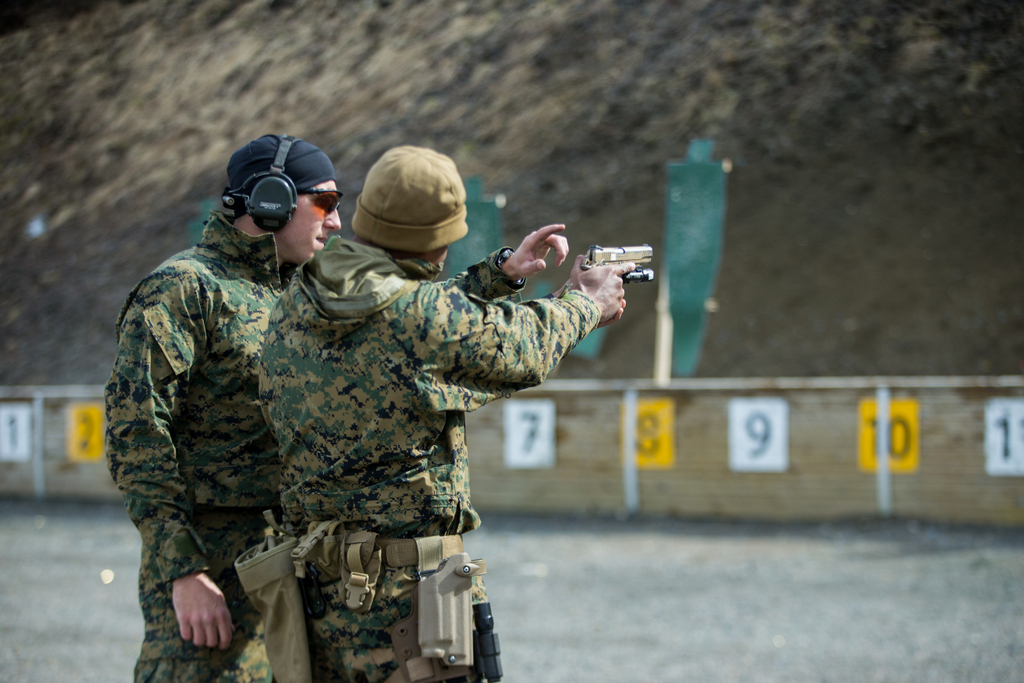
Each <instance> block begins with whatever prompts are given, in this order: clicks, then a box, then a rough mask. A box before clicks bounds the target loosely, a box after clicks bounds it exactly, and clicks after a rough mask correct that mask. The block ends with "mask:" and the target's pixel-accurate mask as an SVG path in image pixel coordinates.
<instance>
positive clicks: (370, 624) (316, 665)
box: [306, 567, 487, 683]
mask: <svg viewBox="0 0 1024 683" xmlns="http://www.w3.org/2000/svg"><path fill="white" fill-rule="evenodd" d="M415 585H416V578H415V576H414V568H413V567H401V568H397V569H396V568H385V569H384V570H383V571H382V572H381V577H380V579H379V583H378V588H377V593H376V597H375V598H374V600H373V606H372V607H371V608H370V611H369V612H367V613H366V614H356V613H355V612H352V611H351V610H349V609H348V608H347V607H345V588H344V583H343V582H342V581H335V582H333V583H330V584H328V585H326V586H323V588H322V592H323V596H324V602H326V604H327V613H326V614H325V615H324V617H323V618H321V619H311V618H309V617H307V618H306V626H307V632H308V633H309V649H310V658H311V660H312V664H313V681H314V683H395V682H396V681H397V682H400V681H402V680H404V679H403V678H402V677H401V674H400V673H396V672H398V669H399V666H398V660H397V659H395V655H394V650H393V649H392V643H391V627H392V626H393V625H394V624H395V622H397V621H400V620H402V619H404V618H405V617H407V616H409V614H410V613H411V612H412V591H413V588H414V587H415ZM486 601H487V594H486V591H485V589H484V584H483V581H482V580H481V579H480V577H478V576H475V577H473V602H474V603H477V602H486ZM392 676H394V678H392ZM477 680H482V679H477V678H470V679H468V681H467V683H469V682H471V681H477ZM453 683H455V682H453Z"/></svg>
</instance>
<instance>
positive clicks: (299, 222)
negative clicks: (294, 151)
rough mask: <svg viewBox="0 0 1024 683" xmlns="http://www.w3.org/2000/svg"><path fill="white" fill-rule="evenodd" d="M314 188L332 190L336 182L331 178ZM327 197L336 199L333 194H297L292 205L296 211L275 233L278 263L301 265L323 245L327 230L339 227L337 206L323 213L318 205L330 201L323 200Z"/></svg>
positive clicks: (329, 231) (327, 234)
mask: <svg viewBox="0 0 1024 683" xmlns="http://www.w3.org/2000/svg"><path fill="white" fill-rule="evenodd" d="M313 189H314V190H335V189H337V185H335V184H334V181H333V180H328V181H326V182H323V183H320V184H319V185H315V186H314V187H313ZM328 198H336V196H335V195H331V194H327V195H316V194H300V195H299V200H298V202H297V203H296V206H295V213H293V214H292V219H291V220H290V221H288V224H287V225H285V226H284V227H283V228H281V229H280V230H278V231H277V232H275V233H274V239H275V240H276V242H277V260H278V262H279V263H278V264H279V265H280V264H281V263H294V264H295V265H302V264H303V263H305V262H306V261H308V260H309V259H311V258H313V254H314V253H316V252H317V251H319V250H321V249H323V248H324V244H326V243H327V238H328V237H329V233H331V232H333V231H334V230H340V229H341V219H340V218H339V217H338V209H337V208H335V209H333V210H332V211H331V212H330V213H326V212H325V211H324V209H323V208H321V207H320V206H318V204H320V205H324V204H329V203H331V202H329V201H325V200H327V199H328Z"/></svg>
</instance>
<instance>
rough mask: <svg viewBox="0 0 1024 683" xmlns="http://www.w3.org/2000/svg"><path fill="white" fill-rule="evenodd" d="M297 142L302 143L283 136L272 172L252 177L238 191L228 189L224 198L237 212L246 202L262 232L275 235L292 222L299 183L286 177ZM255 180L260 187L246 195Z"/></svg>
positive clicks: (271, 165) (278, 145)
mask: <svg viewBox="0 0 1024 683" xmlns="http://www.w3.org/2000/svg"><path fill="white" fill-rule="evenodd" d="M296 142H298V140H297V139H296V138H293V137H292V136H291V135H282V136H281V140H280V142H278V144H277V153H276V154H275V155H274V161H273V163H272V164H270V170H269V171H263V172H261V173H255V174H253V175H251V176H249V179H248V180H246V181H245V182H244V183H242V187H240V188H239V189H238V190H231V189H230V188H228V189H226V190H225V191H224V196H223V197H221V201H222V202H224V206H225V207H227V208H229V209H234V208H235V203H236V202H238V201H242V202H245V210H246V213H248V214H249V215H250V216H252V221H253V223H255V224H256V227H258V228H259V229H260V230H269V231H271V232H273V231H274V230H280V229H281V228H283V227H284V226H285V225H286V224H287V223H288V221H290V220H291V219H292V213H294V211H295V206H296V204H297V203H298V199H299V193H298V190H296V189H295V183H294V182H292V179H291V178H289V177H288V176H287V175H285V173H284V161H285V159H287V158H288V151H289V150H290V149H291V148H292V145H293V144H294V143H296ZM253 180H256V185H255V186H253V188H252V191H251V192H249V195H248V196H246V195H244V194H242V191H243V190H244V188H245V186H246V185H248V184H249V183H251V182H252V181H253Z"/></svg>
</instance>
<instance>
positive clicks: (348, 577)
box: [292, 522, 382, 614]
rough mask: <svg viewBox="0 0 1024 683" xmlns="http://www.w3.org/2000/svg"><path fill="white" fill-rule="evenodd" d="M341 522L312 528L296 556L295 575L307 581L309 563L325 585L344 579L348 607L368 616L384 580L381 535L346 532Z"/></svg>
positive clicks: (293, 555) (317, 524)
mask: <svg viewBox="0 0 1024 683" xmlns="http://www.w3.org/2000/svg"><path fill="white" fill-rule="evenodd" d="M341 524H342V523H341V522H318V523H314V524H312V525H310V530H309V533H308V534H306V535H305V536H303V537H302V540H301V541H300V542H299V545H298V547H296V549H295V550H294V552H292V561H293V563H294V567H295V573H296V575H297V576H299V577H305V574H306V563H307V562H308V563H311V564H313V565H314V566H315V567H316V568H317V571H318V572H319V573H320V574H321V575H322V576H323V577H324V581H325V582H329V581H334V580H336V579H340V580H341V581H342V582H343V586H344V589H345V606H346V607H348V608H349V609H350V610H352V611H353V612H357V613H359V614H365V613H366V612H368V611H369V610H370V606H371V605H372V604H373V598H374V595H375V593H376V589H377V579H379V578H380V570H381V565H382V562H381V549H380V548H378V547H377V534H375V533H372V532H369V531H352V532H346V531H345V530H344V529H342V528H341Z"/></svg>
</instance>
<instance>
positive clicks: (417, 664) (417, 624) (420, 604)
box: [391, 553, 487, 683]
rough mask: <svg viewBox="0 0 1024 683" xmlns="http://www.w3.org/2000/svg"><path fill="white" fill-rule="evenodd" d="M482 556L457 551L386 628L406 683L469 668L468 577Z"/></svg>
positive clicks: (428, 681)
mask: <svg viewBox="0 0 1024 683" xmlns="http://www.w3.org/2000/svg"><path fill="white" fill-rule="evenodd" d="M486 572H487V564H486V563H485V562H484V561H483V560H470V559H469V555H467V554H466V553H456V554H454V555H452V556H450V557H448V558H447V559H445V560H443V561H442V562H441V563H440V565H439V566H438V567H437V568H436V569H435V570H433V571H431V573H430V574H429V575H428V576H426V577H424V578H423V579H422V580H420V582H419V583H418V584H417V585H416V588H415V589H414V591H413V602H412V612H411V614H410V615H409V616H408V617H406V618H405V619H402V620H401V621H399V622H397V623H396V624H395V625H394V626H393V627H392V629H391V640H392V644H393V646H394V650H395V658H396V659H397V660H398V664H399V668H400V670H401V672H402V676H403V677H404V679H405V681H406V682H407V683H432V682H433V681H444V680H448V679H450V678H457V677H460V676H468V675H470V674H471V673H472V672H473V605H472V602H473V600H472V588H473V580H472V579H473V577H474V576H477V575H480V574H485V573H486Z"/></svg>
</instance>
